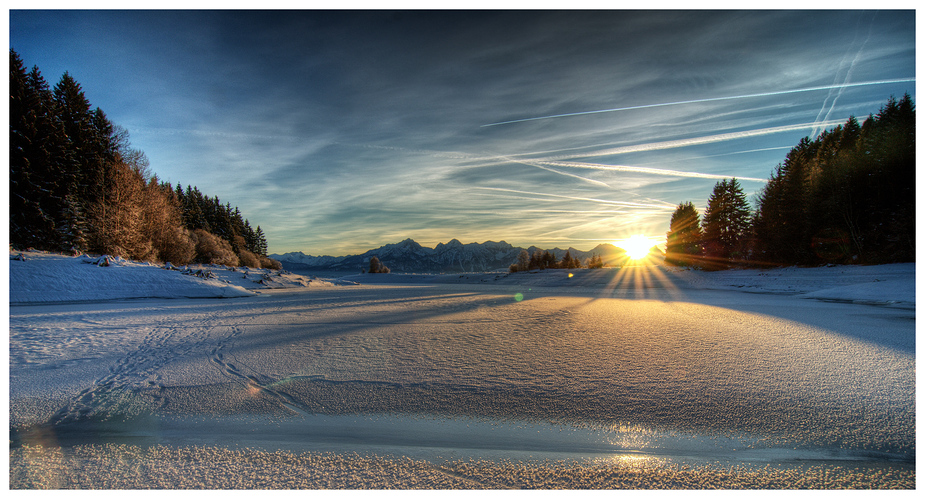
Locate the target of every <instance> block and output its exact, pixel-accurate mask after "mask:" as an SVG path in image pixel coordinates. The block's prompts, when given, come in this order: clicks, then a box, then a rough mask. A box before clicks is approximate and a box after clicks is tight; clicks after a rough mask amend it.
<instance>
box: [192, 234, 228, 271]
mask: <svg viewBox="0 0 925 499" xmlns="http://www.w3.org/2000/svg"><path fill="white" fill-rule="evenodd" d="M193 236H194V239H195V240H196V257H195V259H194V260H195V261H196V262H198V263H212V264H216V265H228V266H230V267H237V266H238V264H239V260H238V255H235V254H234V250H232V249H231V244H230V243H229V242H228V241H225V240H224V239H222V238H220V237H218V236H215V235H214V234H211V233H209V232H206V231H204V230H202V229H196V230H195V231H193Z"/></svg>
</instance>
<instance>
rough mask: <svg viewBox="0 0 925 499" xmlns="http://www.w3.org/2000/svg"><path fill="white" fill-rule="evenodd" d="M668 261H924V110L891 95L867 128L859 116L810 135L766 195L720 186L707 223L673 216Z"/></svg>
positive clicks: (693, 213) (683, 209)
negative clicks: (918, 202) (918, 193)
mask: <svg viewBox="0 0 925 499" xmlns="http://www.w3.org/2000/svg"><path fill="white" fill-rule="evenodd" d="M666 246H667V248H666V255H665V260H666V262H668V263H673V264H677V265H689V266H697V267H701V268H725V267H728V266H732V265H740V266H741V265H749V266H780V265H820V264H827V263H837V264H849V263H855V264H882V263H896V262H912V261H915V105H914V103H913V102H912V98H911V97H910V96H909V94H905V95H904V96H903V97H902V99H900V100H896V99H895V98H893V97H891V98H890V99H889V100H888V101H887V103H886V104H885V105H883V106H882V107H881V108H880V111H879V112H878V113H877V114H876V115H873V114H871V115H869V116H868V118H867V119H866V120H864V123H863V125H862V124H860V123H859V121H858V120H857V119H856V118H855V117H854V116H852V117H851V118H849V119H848V121H847V122H846V123H845V124H844V125H839V126H837V127H835V128H834V129H831V130H827V131H825V132H823V133H822V134H820V135H819V136H818V137H817V138H816V139H814V140H810V139H809V137H805V138H803V139H802V140H801V141H800V143H799V144H797V146H796V147H794V148H792V149H791V150H790V152H789V153H787V155H786V158H785V159H784V161H783V162H782V163H780V164H778V165H777V167H776V168H775V170H774V172H773V174H772V175H771V177H770V179H769V180H768V183H767V184H766V185H765V187H764V188H763V189H762V190H761V191H760V192H759V193H758V196H757V200H756V206H755V209H754V211H752V210H751V209H750V207H749V204H748V202H747V200H746V198H745V194H744V193H743V192H742V188H741V186H740V185H739V183H738V181H737V180H736V179H735V178H733V179H732V180H725V179H724V180H722V181H720V182H718V183H717V184H716V185H715V186H714V188H713V193H712V195H711V196H710V198H709V200H708V202H707V207H706V211H705V212H704V215H703V218H702V219H701V217H700V214H699V212H698V211H697V209H696V207H695V206H694V205H693V204H692V203H690V202H685V203H681V204H679V205H678V207H677V208H676V209H675V211H674V213H672V216H671V221H670V226H669V230H668V233H667V245H666Z"/></svg>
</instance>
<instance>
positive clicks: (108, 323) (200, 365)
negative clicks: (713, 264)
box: [9, 252, 915, 489]
mask: <svg viewBox="0 0 925 499" xmlns="http://www.w3.org/2000/svg"><path fill="white" fill-rule="evenodd" d="M17 256H18V253H11V260H10V338H9V340H10V341H9V363H10V370H9V372H10V378H9V395H10V397H9V401H10V406H9V408H10V412H9V414H10V428H11V451H10V483H11V487H12V488H44V487H50V488H131V489H135V488H149V487H155V488H157V487H159V488H225V489H228V488H362V487H373V488H507V487H512V488H536V487H539V488H556V487H565V488H593V487H604V488H608V487H609V488H621V487H641V488H662V487H673V488H687V489H691V488H693V489H700V488H710V487H721V488H740V487H748V488H842V487H849V488H853V487H862V488H881V487H882V488H888V487H900V488H910V487H914V484H915V470H914V467H915V397H914V395H915V312H914V310H915V286H914V282H915V281H914V277H915V266H914V264H898V265H884V266H874V267H826V268H806V269H804V268H784V269H768V270H730V271H722V272H699V271H690V270H683V269H676V268H666V267H662V266H640V267H627V268H623V269H597V270H589V269H579V270H573V271H561V270H549V271H543V272H518V273H515V274H508V273H481V274H480V273H474V274H448V275H427V274H397V273H395V274H357V275H344V276H338V277H326V278H321V279H319V278H316V277H309V276H301V275H298V274H291V273H286V272H282V273H280V272H278V271H268V270H261V269H243V268H238V269H229V268H224V267H216V266H201V267H193V268H191V269H190V270H192V271H195V272H198V271H202V272H203V273H211V274H212V275H214V277H212V278H202V277H196V276H195V275H189V274H187V273H184V272H183V270H182V269H181V270H171V269H167V268H163V267H162V266H157V265H149V264H142V263H137V262H128V261H121V260H118V259H114V260H111V265H110V266H108V267H99V266H98V265H96V264H95V263H96V262H98V261H99V259H98V258H90V257H87V256H80V257H65V256H60V255H52V254H46V253H39V252H30V253H25V254H24V255H23V256H24V258H25V260H16V259H14V258H15V257H17ZM88 261H89V262H91V263H85V262H88ZM190 298H197V299H190ZM199 298H221V299H211V300H210V299H199ZM872 305H876V306H872ZM62 449H63V450H62Z"/></svg>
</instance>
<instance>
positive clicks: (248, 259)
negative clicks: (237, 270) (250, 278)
mask: <svg viewBox="0 0 925 499" xmlns="http://www.w3.org/2000/svg"><path fill="white" fill-rule="evenodd" d="M238 259H239V260H240V261H241V265H243V266H245V267H250V268H252V269H259V268H260V260H259V259H257V255H255V254H253V253H251V252H250V251H247V250H246V249H244V248H240V249H239V250H238Z"/></svg>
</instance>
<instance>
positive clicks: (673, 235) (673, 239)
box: [665, 202, 703, 265]
mask: <svg viewBox="0 0 925 499" xmlns="http://www.w3.org/2000/svg"><path fill="white" fill-rule="evenodd" d="M702 239H703V230H701V228H700V213H698V212H697V208H695V207H694V204H693V203H691V202H687V203H681V204H679V205H678V207H677V208H675V211H674V213H672V214H671V222H670V225H669V230H668V234H667V244H666V248H665V262H667V263H671V264H674V265H690V264H692V263H694V262H695V261H696V260H697V259H698V258H699V257H700V255H701V240H702Z"/></svg>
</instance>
